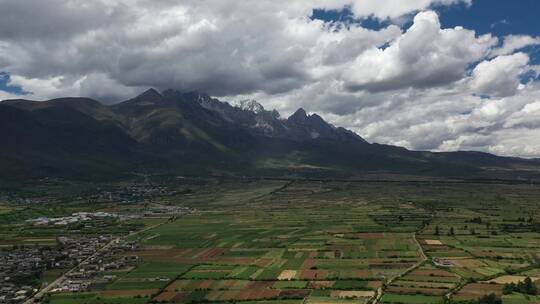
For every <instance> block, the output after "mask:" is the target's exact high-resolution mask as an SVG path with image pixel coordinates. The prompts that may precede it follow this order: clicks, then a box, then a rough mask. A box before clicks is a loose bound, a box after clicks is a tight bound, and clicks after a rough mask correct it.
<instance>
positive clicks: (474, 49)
mask: <svg viewBox="0 0 540 304" xmlns="http://www.w3.org/2000/svg"><path fill="white" fill-rule="evenodd" d="M496 41H497V39H496V38H493V37H491V36H490V35H483V36H480V37H476V36H475V33H474V31H470V30H466V29H463V28H460V27H457V28H453V29H441V24H440V22H439V17H438V16H437V14H436V13H435V12H433V11H427V12H422V13H419V14H417V15H416V17H415V18H414V23H413V25H412V26H411V27H410V28H409V29H408V30H407V32H406V33H404V34H403V35H402V36H401V37H399V38H398V39H397V40H396V41H395V42H393V43H392V44H391V45H390V46H389V47H388V48H386V49H382V48H373V49H371V50H369V51H366V52H364V53H362V54H360V55H359V56H358V57H357V58H356V60H355V61H354V62H353V63H352V65H351V67H350V68H349V69H348V71H347V72H346V74H345V79H346V86H347V88H348V89H350V90H368V91H374V92H376V91H386V90H395V89H401V88H407V87H415V88H426V87H433V86H440V85H446V84H450V83H452V82H454V81H456V80H459V79H461V78H462V77H463V74H464V72H465V71H466V69H467V67H468V66H469V65H470V64H471V63H472V62H474V61H477V60H479V59H481V58H483V57H484V56H485V55H486V54H487V52H488V51H489V50H490V47H492V46H493V45H494V44H495V43H496Z"/></svg>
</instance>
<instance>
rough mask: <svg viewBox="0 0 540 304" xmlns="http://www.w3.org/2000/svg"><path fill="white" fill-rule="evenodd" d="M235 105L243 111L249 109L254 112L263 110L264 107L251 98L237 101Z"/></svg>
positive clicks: (257, 112) (258, 112)
mask: <svg viewBox="0 0 540 304" xmlns="http://www.w3.org/2000/svg"><path fill="white" fill-rule="evenodd" d="M237 107H238V108H240V109H242V110H244V111H250V112H253V113H255V114H260V113H262V112H264V107H263V106H262V105H261V104H260V103H258V102H257V101H256V100H253V99H246V100H242V101H240V102H238V104H237Z"/></svg>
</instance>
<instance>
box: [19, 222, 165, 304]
mask: <svg viewBox="0 0 540 304" xmlns="http://www.w3.org/2000/svg"><path fill="white" fill-rule="evenodd" d="M164 223H165V222H161V223H158V224H156V225H152V226H148V227H146V228H144V229H141V230H139V231H134V232H132V233H130V234H128V235H125V236H123V237H117V238H115V239H113V240H111V241H110V242H109V243H107V244H106V245H105V246H103V247H101V248H100V249H98V250H97V251H96V252H95V253H94V254H93V255H91V256H89V257H88V258H86V259H84V260H83V261H81V262H80V263H79V264H77V265H76V266H75V267H73V268H71V269H70V270H69V271H68V272H66V273H64V274H63V275H62V276H60V277H59V278H58V279H56V280H54V281H53V282H52V283H51V284H49V285H47V286H46V287H44V288H42V289H41V290H40V291H38V292H37V293H36V294H34V295H33V296H32V297H31V298H29V299H28V300H26V301H25V302H24V304H32V303H36V300H39V299H41V298H42V297H43V296H44V295H45V294H46V293H48V292H49V291H51V290H53V289H54V288H55V287H56V286H58V284H60V283H62V282H63V281H64V280H66V279H67V275H68V274H70V273H72V272H75V271H76V270H77V269H79V267H80V266H81V265H82V264H83V263H85V262H87V261H90V260H91V259H92V258H94V257H96V256H98V255H99V254H100V253H101V252H103V251H104V250H107V249H108V248H109V247H111V246H112V245H114V244H116V243H118V242H120V241H121V240H122V239H125V238H128V237H131V236H134V235H137V234H139V233H142V232H145V231H148V230H151V229H154V228H157V227H159V226H161V225H163V224H164Z"/></svg>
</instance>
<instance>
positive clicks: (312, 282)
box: [0, 181, 540, 304]
mask: <svg viewBox="0 0 540 304" xmlns="http://www.w3.org/2000/svg"><path fill="white" fill-rule="evenodd" d="M182 183H184V184H183V185H181V186H178V187H184V188H185V187H189V191H177V192H175V193H173V194H170V195H168V196H166V197H159V196H156V197H154V198H152V199H147V200H146V201H145V202H144V203H139V205H134V204H133V203H131V204H129V203H121V202H108V203H101V204H96V207H95V209H96V210H101V211H104V210H106V211H107V212H111V213H115V212H116V213H121V212H123V211H125V210H126V209H129V210H132V211H133V210H136V209H137V208H138V207H137V206H141V205H144V206H146V207H145V208H150V207H151V206H152V205H154V208H158V207H159V208H161V209H162V208H164V207H169V208H170V207H181V208H186V210H190V212H186V213H185V214H180V215H178V214H177V215H170V214H166V213H165V214H164V215H163V216H161V217H160V216H156V217H154V218H139V219H134V220H131V221H128V222H126V223H129V224H130V225H135V224H140V225H141V226H139V227H140V228H136V230H137V229H142V227H144V226H146V227H150V226H152V227H153V228H152V229H148V228H147V229H146V230H144V231H142V232H141V233H137V234H134V233H133V230H132V232H131V233H132V234H131V235H130V236H128V237H126V235H127V234H128V233H127V232H123V229H122V227H124V225H125V224H122V225H120V224H118V225H116V226H115V225H114V224H111V225H113V226H112V227H116V228H115V229H116V230H117V231H118V232H117V234H116V235H119V236H121V237H123V238H124V241H126V242H132V243H136V244H138V246H136V247H133V248H132V249H129V250H127V251H123V252H122V253H119V255H120V256H125V257H127V256H136V257H137V259H138V260H137V263H136V265H135V266H134V267H129V268H126V269H120V270H116V271H109V272H101V273H99V274H98V275H97V276H96V277H94V278H91V279H90V284H89V287H88V288H87V289H86V290H84V291H83V292H77V293H66V292H57V293H51V294H49V295H47V296H46V297H45V298H44V301H46V302H48V303H52V304H56V303H58V304H67V303H96V304H97V303H111V304H112V303H147V302H167V303H201V302H211V303H233V302H242V303H259V304H263V303H291V304H292V303H384V304H392V303H393V304H397V303H405V304H415V303H426V304H427V303H469V302H468V301H477V299H479V298H480V297H482V296H484V295H487V294H491V293H493V294H495V295H496V296H497V297H500V298H502V300H503V303H504V304H513V303H520V304H527V303H538V302H540V296H538V295H526V294H522V293H518V292H503V291H504V290H503V289H504V287H505V284H507V283H512V282H513V283H518V282H520V281H523V280H525V278H527V277H530V278H531V280H532V281H533V282H534V283H535V284H536V285H539V284H540V229H539V228H540V227H539V226H540V224H539V223H540V203H539V202H538V200H539V199H540V187H539V186H535V185H503V184H482V183H470V184H452V183H436V184H434V183H430V182H429V181H424V182H416V183H399V182H395V183H370V182H313V181H312V182H307V181H244V182H238V181H236V182H231V181H229V182H213V183H202V184H201V183H199V184H196V185H195V184H193V185H189V186H186V183H188V181H182ZM170 187H175V186H170ZM149 205H150V207H148V206H149ZM8 208H14V207H13V206H7V205H6V206H5V208H4V209H5V210H8ZM73 208H75V207H73ZM168 210H169V209H168ZM170 210H173V209H170ZM6 212H7V211H6ZM0 220H1V219H0ZM5 225H11V224H10V223H6V224H5ZM23 227H24V228H23V229H22V230H20V231H18V232H11V234H10V235H8V234H6V235H3V236H2V237H3V239H4V240H3V243H5V244H4V245H6V246H7V244H8V243H9V242H13V241H14V240H17V239H24V238H27V237H28V232H29V231H34V232H35V231H36V230H35V229H34V228H31V227H26V226H24V225H23ZM132 227H135V226H132ZM32 229H34V230H32ZM104 229H105V228H104ZM131 229H134V228H131ZM124 230H125V229H124ZM25 231H26V232H25ZM105 232H106V231H103V233H105ZM25 233H27V234H26V235H24V234H25ZM36 233H37V234H38V236H34V238H36V239H38V240H39V239H40V237H43V238H45V237H44V236H40V235H39V233H38V232H36ZM58 233H62V232H61V231H60V232H58ZM63 233H65V231H64V232H63ZM50 238H51V237H50V235H49V236H48V239H50ZM53 239H54V237H53ZM104 277H107V278H108V279H107V280H104ZM471 303H476V302H471Z"/></svg>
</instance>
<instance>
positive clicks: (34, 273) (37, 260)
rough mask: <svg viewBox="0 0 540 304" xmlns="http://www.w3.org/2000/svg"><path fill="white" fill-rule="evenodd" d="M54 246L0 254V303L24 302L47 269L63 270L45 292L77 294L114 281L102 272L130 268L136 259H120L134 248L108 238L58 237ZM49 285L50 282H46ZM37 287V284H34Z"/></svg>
mask: <svg viewBox="0 0 540 304" xmlns="http://www.w3.org/2000/svg"><path fill="white" fill-rule="evenodd" d="M57 244H58V245H57V247H56V248H54V249H53V248H49V247H41V248H36V247H32V248H15V249H12V250H3V251H0V282H1V288H0V303H6V304H18V303H24V302H26V301H27V300H28V299H29V298H31V297H32V296H33V295H34V294H35V293H36V292H38V288H39V287H40V286H39V280H40V278H41V276H42V274H43V273H44V272H45V271H47V270H51V269H60V270H64V271H66V272H65V273H64V274H63V275H62V276H61V277H60V278H59V279H58V280H57V283H56V284H54V283H53V284H50V285H48V286H47V287H48V289H47V290H46V291H49V292H53V293H54V292H79V291H84V290H87V289H88V288H90V287H91V286H92V284H99V282H100V280H101V281H108V280H112V279H114V276H111V275H101V276H100V274H102V273H104V272H109V271H115V270H121V269H124V268H128V267H133V266H134V265H135V264H136V263H137V261H138V257H137V256H120V254H121V253H122V252H124V251H126V250H133V249H135V248H137V247H138V245H137V243H136V242H127V241H122V240H120V239H118V238H113V237H112V236H110V235H100V236H99V237H93V238H79V239H72V238H68V237H58V238H57ZM49 283H51V282H49ZM36 284H38V285H36Z"/></svg>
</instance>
